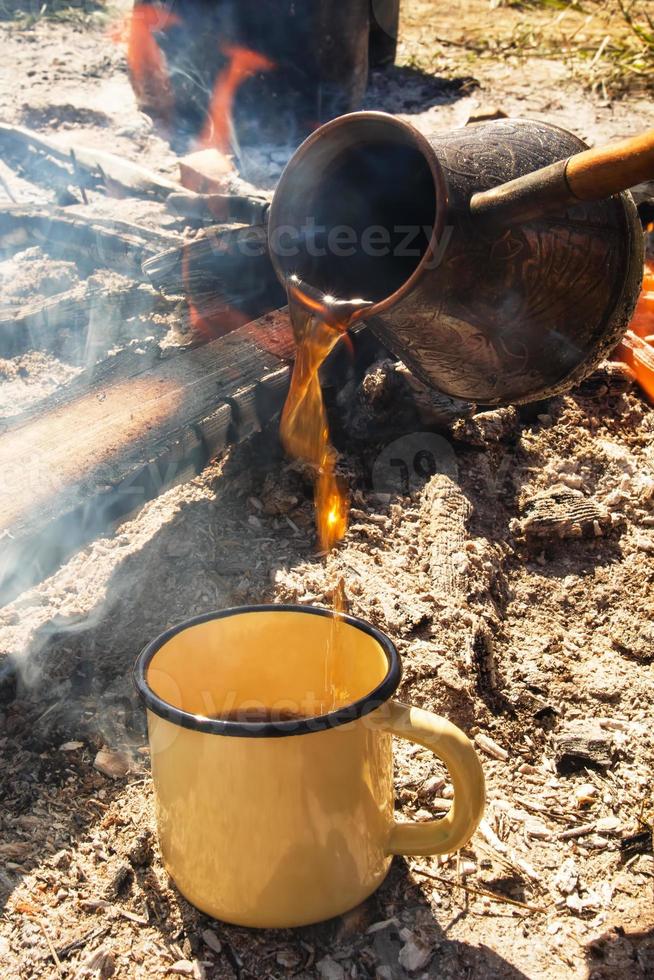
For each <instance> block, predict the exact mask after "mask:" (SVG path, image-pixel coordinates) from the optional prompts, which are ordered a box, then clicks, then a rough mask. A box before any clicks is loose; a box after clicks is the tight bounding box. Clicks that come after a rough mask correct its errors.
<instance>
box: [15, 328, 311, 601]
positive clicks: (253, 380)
mask: <svg viewBox="0 0 654 980" xmlns="http://www.w3.org/2000/svg"><path fill="white" fill-rule="evenodd" d="M293 351H294V347H293V341H292V336H291V330H290V327H289V323H288V317H287V315H286V314H285V313H284V312H277V313H274V314H271V315H269V316H267V317H264V318H262V319H261V320H259V321H257V322H254V323H250V324H248V325H247V326H245V327H243V328H241V329H240V330H237V331H235V332H234V333H232V334H230V335H229V336H227V337H222V338H220V339H219V340H216V341H214V342H213V343H210V344H207V345H205V346H203V347H200V348H194V349H191V350H187V351H184V352H182V353H180V354H178V355H176V356H174V357H171V358H169V359H167V360H164V361H161V362H160V363H157V364H155V365H154V366H152V365H148V367H149V369H145V370H144V366H143V363H142V362H140V361H139V360H138V359H135V357H134V355H132V356H131V357H128V358H125V357H119V358H116V359H113V360H110V361H107V362H105V364H104V365H103V366H102V367H101V368H100V369H97V370H96V371H94V372H93V373H92V374H91V375H86V376H83V377H82V378H80V379H78V380H77V381H76V382H74V383H73V384H71V385H69V386H67V388H66V389H64V390H63V391H60V392H58V393H57V394H56V395H54V396H52V397H51V398H50V399H48V400H47V401H46V402H45V403H41V404H40V405H39V406H38V409H35V410H34V411H31V412H29V413H27V414H26V415H24V416H21V417H19V418H18V419H17V420H15V421H13V423H12V424H11V426H10V427H8V428H6V429H5V431H4V432H2V433H1V434H0V472H1V473H2V484H1V487H0V539H2V551H1V553H0V602H2V603H5V602H7V601H9V600H10V598H11V597H12V596H15V595H16V594H17V593H18V592H19V591H20V590H22V589H24V588H26V587H28V586H29V585H30V584H32V583H33V582H34V581H37V580H38V579H39V578H42V577H44V576H46V575H48V574H49V573H50V572H51V571H52V570H53V569H54V568H56V567H57V565H58V564H59V563H60V562H61V561H62V560H63V559H64V558H65V557H66V556H67V555H69V554H70V553H71V552H72V551H74V550H75V549H76V548H78V547H80V546H82V545H83V544H84V542H85V541H87V540H89V539H90V538H91V537H92V536H93V535H95V534H97V533H99V531H100V530H102V529H103V528H105V527H106V526H107V525H108V524H110V523H111V522H113V521H116V520H118V519H119V518H121V517H123V516H125V515H126V514H128V513H130V512H131V511H133V510H134V509H136V508H137V507H139V506H140V505H142V504H143V503H144V502H145V501H147V500H148V499H150V498H152V497H154V496H156V495H157V494H158V493H160V492H161V491H162V490H164V489H166V488H168V487H170V486H172V485H174V484H176V483H179V482H182V481H183V480H185V479H188V478H190V477H192V476H193V475H195V474H197V473H198V472H200V470H201V469H202V468H203V467H204V466H205V465H206V463H207V462H208V461H209V460H210V459H211V458H212V457H214V456H216V455H217V454H218V453H220V452H221V451H222V450H224V449H225V448H226V447H227V446H228V445H229V444H230V443H233V442H236V441H240V440H242V439H245V438H247V437H248V436H249V435H251V434H252V433H253V432H255V431H257V430H258V429H259V428H260V427H261V426H262V425H264V424H265V423H267V422H268V421H269V420H270V419H271V418H272V417H273V415H274V414H275V413H276V412H277V411H278V410H279V409H280V408H281V405H282V402H283V398H284V395H285V391H286V387H287V383H288V377H289V362H290V360H291V358H292V356H293ZM135 370H136V373H134V371H135Z"/></svg>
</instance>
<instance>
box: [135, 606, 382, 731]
mask: <svg viewBox="0 0 654 980" xmlns="http://www.w3.org/2000/svg"><path fill="white" fill-rule="evenodd" d="M142 670H143V676H142V677H141V678H140V682H139V677H138V676H137V685H138V686H139V688H140V690H141V693H142V694H143V696H144V698H145V700H146V703H147V704H148V707H149V708H150V709H151V710H153V711H154V712H155V713H156V714H158V715H160V716H162V717H165V718H168V720H170V721H173V722H175V723H177V724H181V725H183V726H184V727H187V728H197V729H199V730H203V731H212V730H214V731H219V732H220V733H221V734H247V733H248V732H247V731H245V730H244V729H246V728H247V727H248V726H256V727H257V728H260V726H263V727H264V729H266V728H267V726H274V727H276V729H277V730H278V734H286V733H289V734H291V733H299V732H301V731H305V730H321V729H322V728H323V727H333V726H334V725H338V724H341V723H346V722H347V721H350V720H354V719H355V718H358V717H361V716H362V715H363V714H367V713H369V712H370V711H372V710H374V709H375V707H379V705H380V704H381V703H383V702H384V701H385V700H387V699H388V698H389V697H390V696H391V695H392V694H393V692H394V691H395V689H396V688H397V685H398V683H399V678H400V668H399V663H398V658H397V654H396V653H395V650H394V648H393V646H392V644H391V643H390V642H389V641H388V640H387V638H386V637H384V635H383V634H381V633H379V632H378V631H377V630H375V629H374V628H373V627H371V626H367V625H364V626H362V624H361V623H360V622H358V621H357V623H356V625H353V623H351V622H349V621H348V619H347V617H335V616H334V615H333V614H332V613H331V612H330V611H329V610H326V609H316V608H311V609H309V608H307V609H306V611H305V614H303V615H298V611H297V609H294V610H292V611H291V610H285V609H284V608H283V607H278V606H277V607H275V606H273V607H270V606H268V607H251V608H250V609H245V610H242V611H239V613H238V614H237V615H229V614H227V615H224V616H222V617H221V616H220V615H218V616H216V615H215V614H214V615H213V616H212V617H211V618H210V619H207V620H204V621H203V620H198V621H196V622H194V623H191V624H185V625H184V628H183V629H180V630H177V631H175V630H172V631H170V632H169V633H168V634H165V635H164V637H162V638H160V639H159V641H158V642H157V646H156V648H155V649H152V650H151V651H150V654H149V655H148V657H146V663H145V666H144V667H143V668H142ZM325 719H328V720H327V721H325ZM308 722H312V724H311V725H308V724H306V723H308ZM242 729H243V730H242ZM264 733H265V734H272V732H270V731H265V732H264Z"/></svg>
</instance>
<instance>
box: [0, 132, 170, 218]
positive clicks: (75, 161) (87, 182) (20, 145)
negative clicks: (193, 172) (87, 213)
mask: <svg viewBox="0 0 654 980" xmlns="http://www.w3.org/2000/svg"><path fill="white" fill-rule="evenodd" d="M71 150H72V153H71ZM0 155H1V156H2V157H3V158H6V157H7V156H8V155H9V156H10V159H12V160H14V161H16V160H18V161H19V162H20V161H21V160H24V162H25V165H26V166H27V167H28V169H29V171H30V173H31V174H32V178H33V179H34V173H35V167H34V165H33V163H32V161H33V159H34V157H35V156H36V155H38V156H40V157H42V158H43V159H44V160H45V161H47V159H48V158H51V160H52V161H55V162H58V163H59V165H60V166H59V169H60V170H61V169H62V167H61V164H63V165H65V166H66V168H68V167H69V168H70V175H69V179H68V182H69V183H71V184H79V183H81V185H82V186H84V187H88V188H94V187H104V188H105V190H106V191H107V193H109V194H113V195H114V196H120V197H124V196H125V195H128V194H129V195H134V196H136V197H149V198H154V199H156V200H160V201H164V200H165V199H166V198H167V197H168V195H169V194H173V193H175V192H176V191H178V190H180V187H181V185H180V184H179V183H178V182H177V181H173V180H168V178H166V177H162V176H161V175H160V174H157V173H154V171H151V170H148V169H147V168H146V167H142V166H141V165H140V164H138V163H133V162H132V161H131V160H126V159H125V158H123V157H119V156H116V154H114V153H107V152H106V151H105V150H98V149H96V148H95V147H90V146H79V145H77V144H69V146H65V145H63V144H61V143H58V142H56V141H55V140H53V139H49V138H48V137H46V136H42V135H41V134H40V133H35V132H33V131H32V130H30V129H26V128H25V127H23V126H12V125H10V124H9V123H0ZM48 170H49V173H48V177H47V179H48V180H50V181H51V180H52V173H51V171H52V166H50V167H49V168H48ZM62 179H64V178H63V177H62ZM49 186H52V184H51V183H50V185H49Z"/></svg>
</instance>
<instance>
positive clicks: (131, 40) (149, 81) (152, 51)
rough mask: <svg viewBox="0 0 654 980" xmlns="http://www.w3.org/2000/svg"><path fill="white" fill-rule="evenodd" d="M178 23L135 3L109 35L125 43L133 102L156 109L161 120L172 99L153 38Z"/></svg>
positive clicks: (163, 12)
mask: <svg viewBox="0 0 654 980" xmlns="http://www.w3.org/2000/svg"><path fill="white" fill-rule="evenodd" d="M181 22H182V21H181V19H180V18H179V17H178V16H177V14H174V13H172V12H171V11H169V10H165V9H164V8H162V7H155V6H154V5H153V4H149V3H139V4H135V6H134V9H133V11H132V13H131V15H130V16H129V17H127V18H126V20H125V21H124V22H123V23H122V24H121V25H119V26H118V27H117V28H116V29H115V30H114V31H113V32H112V37H113V39H114V41H118V42H127V66H128V69H129V74H130V78H131V81H132V86H133V88H134V91H135V93H136V97H137V99H138V100H139V102H141V103H142V104H144V105H152V106H156V109H157V111H158V112H159V113H160V114H161V116H163V117H164V118H169V117H170V115H171V113H172V111H173V108H174V98H173V90H172V86H171V84H170V77H169V75H168V70H167V66H166V59H165V57H164V55H163V53H162V51H161V48H160V47H159V45H158V44H157V40H156V37H155V35H156V34H157V33H159V32H161V31H167V30H170V28H171V27H175V26H177V25H179V24H181Z"/></svg>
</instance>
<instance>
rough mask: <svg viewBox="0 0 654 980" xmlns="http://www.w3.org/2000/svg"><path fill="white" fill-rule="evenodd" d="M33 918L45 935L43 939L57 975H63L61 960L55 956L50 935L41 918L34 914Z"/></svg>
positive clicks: (55, 952)
mask: <svg viewBox="0 0 654 980" xmlns="http://www.w3.org/2000/svg"><path fill="white" fill-rule="evenodd" d="M34 918H35V919H36V921H37V923H38V926H39V928H40V930H41V932H42V933H43V935H44V936H45V941H46V943H47V944H48V949H49V950H50V955H51V956H52V959H53V960H54V963H55V966H56V967H57V971H58V973H59V976H61V977H63V975H64V968H63V967H62V965H61V960H60V959H59V957H58V956H57V950H56V949H55V948H54V944H53V942H52V940H51V939H50V936H49V935H48V931H47V929H46V928H45V924H44V922H43V920H42V919H40V918H39V917H38V916H34Z"/></svg>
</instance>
